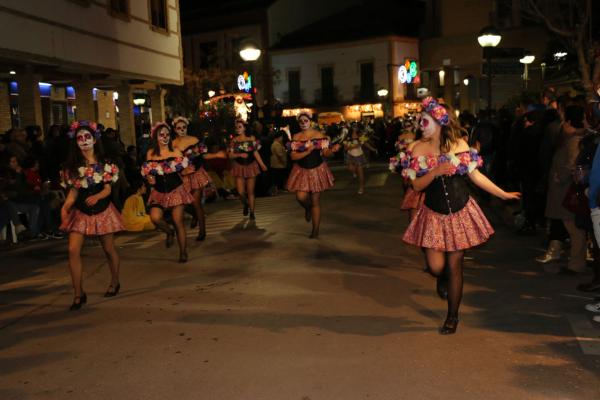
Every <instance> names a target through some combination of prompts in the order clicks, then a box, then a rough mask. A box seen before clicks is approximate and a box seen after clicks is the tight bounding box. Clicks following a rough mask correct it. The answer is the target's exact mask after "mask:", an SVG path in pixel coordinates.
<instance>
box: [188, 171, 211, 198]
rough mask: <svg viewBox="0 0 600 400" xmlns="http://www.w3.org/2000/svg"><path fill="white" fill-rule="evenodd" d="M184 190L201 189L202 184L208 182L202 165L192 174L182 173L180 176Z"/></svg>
mask: <svg viewBox="0 0 600 400" xmlns="http://www.w3.org/2000/svg"><path fill="white" fill-rule="evenodd" d="M181 179H182V180H183V185H184V186H185V190H187V191H188V192H191V191H194V190H200V189H203V188H204V186H206V185H208V184H209V183H210V177H209V176H208V173H206V170H205V169H204V167H200V169H198V170H196V172H194V173H193V174H189V175H184V176H182V177H181Z"/></svg>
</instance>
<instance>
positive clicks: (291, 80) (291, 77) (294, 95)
mask: <svg viewBox="0 0 600 400" xmlns="http://www.w3.org/2000/svg"><path fill="white" fill-rule="evenodd" d="M288 91H289V94H290V103H300V102H301V98H300V97H301V96H300V71H288Z"/></svg>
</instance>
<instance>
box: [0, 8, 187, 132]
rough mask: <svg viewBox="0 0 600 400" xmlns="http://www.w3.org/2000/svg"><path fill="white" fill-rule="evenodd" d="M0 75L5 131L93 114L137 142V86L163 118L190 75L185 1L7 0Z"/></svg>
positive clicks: (1, 16) (1, 11) (0, 118)
mask: <svg viewBox="0 0 600 400" xmlns="http://www.w3.org/2000/svg"><path fill="white" fill-rule="evenodd" d="M0 79H1V81H0V131H4V130H6V129H8V128H10V127H11V126H13V125H16V124H18V125H20V126H27V125H39V126H43V127H47V126H49V125H51V124H53V123H67V122H68V121H69V120H70V119H72V118H77V119H90V120H97V121H99V122H100V123H103V124H104V125H106V126H107V127H116V126H118V128H119V129H120V132H121V135H122V137H123V140H124V141H125V142H126V143H128V144H131V143H135V133H134V132H135V131H134V113H135V114H136V115H138V114H139V113H140V112H143V111H144V109H143V108H142V109H140V107H141V103H142V101H136V104H137V105H136V106H135V107H138V108H137V109H134V104H133V97H134V96H136V93H140V95H139V97H141V98H143V99H144V102H145V103H146V104H145V105H150V106H151V117H150V118H151V119H153V120H162V119H164V90H163V89H161V85H164V84H176V85H180V84H182V83H183V68H182V50H181V34H180V21H179V1H178V0H148V1H145V0H144V1H138V0H51V1H22V0H1V1H0ZM12 82H16V85H15V84H14V83H12ZM39 82H44V83H48V84H50V85H51V86H50V85H42V86H40V85H39ZM11 83H12V84H11ZM11 86H12V90H11ZM17 87H18V89H17ZM48 87H50V90H44V88H48ZM71 87H73V88H74V90H73V89H71ZM40 88H42V91H41V93H40ZM68 88H69V89H68ZM95 88H96V89H98V90H94V89H95ZM115 91H116V92H118V96H116V95H113V92H115ZM73 92H74V93H73ZM73 97H74V98H73ZM117 97H118V100H116V104H115V102H113V98H115V99H116V98H117ZM140 100H141V99H140ZM148 103H149V104H148ZM115 106H116V107H115ZM117 110H118V119H117V118H116V114H117ZM146 111H148V110H146ZM11 112H12V114H13V118H12V119H11Z"/></svg>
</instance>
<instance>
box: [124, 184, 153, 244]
mask: <svg viewBox="0 0 600 400" xmlns="http://www.w3.org/2000/svg"><path fill="white" fill-rule="evenodd" d="M129 189H130V190H131V191H132V192H133V194H132V195H131V196H129V197H128V198H127V200H125V205H124V206H123V211H122V215H123V225H125V230H127V231H129V232H141V231H150V230H153V229H155V228H156V227H155V226H154V224H153V223H152V221H150V216H149V215H148V214H147V213H146V205H145V203H144V197H143V196H144V194H145V193H146V185H144V182H143V181H142V180H140V179H138V180H136V181H133V182H132V183H131V186H130V188H129Z"/></svg>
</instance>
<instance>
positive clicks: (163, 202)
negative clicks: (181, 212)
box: [148, 185, 194, 209]
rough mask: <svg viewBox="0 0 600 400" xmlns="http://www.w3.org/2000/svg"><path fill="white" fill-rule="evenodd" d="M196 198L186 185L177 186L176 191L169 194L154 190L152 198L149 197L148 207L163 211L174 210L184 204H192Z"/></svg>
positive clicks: (151, 194)
mask: <svg viewBox="0 0 600 400" xmlns="http://www.w3.org/2000/svg"><path fill="white" fill-rule="evenodd" d="M193 201H194V198H193V197H192V195H191V194H190V192H189V190H187V189H186V188H185V187H184V185H179V186H177V188H176V189H173V190H172V191H170V192H168V193H161V192H159V191H157V190H154V189H152V191H151V192H150V197H148V206H150V207H160V208H163V209H166V208H173V207H176V206H179V205H182V204H191V203H192V202H193Z"/></svg>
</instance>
